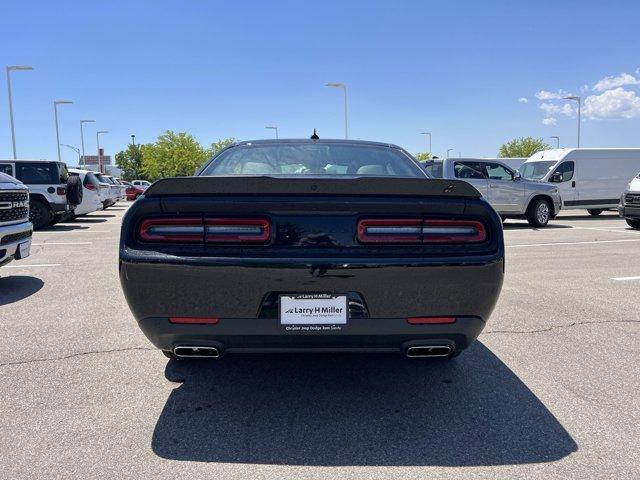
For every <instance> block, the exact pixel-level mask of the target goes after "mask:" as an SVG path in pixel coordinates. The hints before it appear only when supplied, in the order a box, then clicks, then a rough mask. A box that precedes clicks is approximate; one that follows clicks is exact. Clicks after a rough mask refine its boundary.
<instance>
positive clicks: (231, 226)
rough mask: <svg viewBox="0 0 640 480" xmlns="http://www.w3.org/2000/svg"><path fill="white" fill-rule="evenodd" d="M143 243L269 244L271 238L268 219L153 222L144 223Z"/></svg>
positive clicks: (191, 218) (166, 220) (141, 225)
mask: <svg viewBox="0 0 640 480" xmlns="http://www.w3.org/2000/svg"><path fill="white" fill-rule="evenodd" d="M138 237H139V238H140V240H142V241H143V242H181V243H204V242H207V243H224V244H265V243H268V242H269V239H270V238H271V222H270V221H269V220H268V219H266V218H205V219H203V218H202V217H188V218H187V217H185V218H182V217H164V218H150V219H147V220H143V221H142V222H141V223H140V228H139V230H138Z"/></svg>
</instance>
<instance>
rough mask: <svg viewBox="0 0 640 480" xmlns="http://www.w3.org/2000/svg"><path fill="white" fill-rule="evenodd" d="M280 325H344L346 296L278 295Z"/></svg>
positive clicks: (345, 321) (345, 320) (345, 319)
mask: <svg viewBox="0 0 640 480" xmlns="http://www.w3.org/2000/svg"><path fill="white" fill-rule="evenodd" d="M280 323H281V324H282V325H345V324H346V323H347V297H346V295H329V294H300V295H280Z"/></svg>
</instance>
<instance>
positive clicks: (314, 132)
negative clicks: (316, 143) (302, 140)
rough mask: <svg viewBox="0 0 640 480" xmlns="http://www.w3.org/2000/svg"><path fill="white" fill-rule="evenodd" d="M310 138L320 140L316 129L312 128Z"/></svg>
mask: <svg viewBox="0 0 640 480" xmlns="http://www.w3.org/2000/svg"><path fill="white" fill-rule="evenodd" d="M311 140H320V137H319V136H318V134H317V133H316V129H315V128H314V129H313V135H311Z"/></svg>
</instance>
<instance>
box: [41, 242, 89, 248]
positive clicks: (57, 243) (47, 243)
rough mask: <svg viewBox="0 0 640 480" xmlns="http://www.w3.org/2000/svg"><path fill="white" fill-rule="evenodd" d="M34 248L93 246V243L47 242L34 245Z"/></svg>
mask: <svg viewBox="0 0 640 480" xmlns="http://www.w3.org/2000/svg"><path fill="white" fill-rule="evenodd" d="M31 245H32V246H34V247H43V246H45V245H93V242H45V243H32V244H31Z"/></svg>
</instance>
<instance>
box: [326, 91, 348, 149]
mask: <svg viewBox="0 0 640 480" xmlns="http://www.w3.org/2000/svg"><path fill="white" fill-rule="evenodd" d="M326 86H327V87H334V88H341V89H342V91H343V92H344V138H345V139H347V138H349V121H348V117H347V86H346V85H345V84H344V83H327V84H326Z"/></svg>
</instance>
